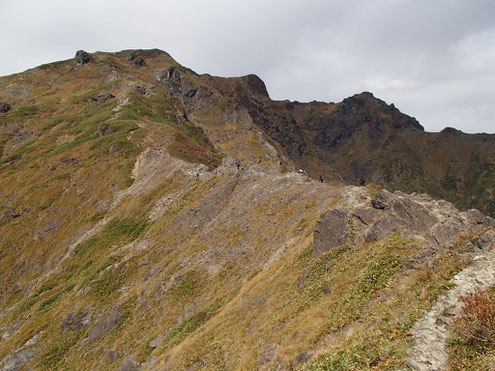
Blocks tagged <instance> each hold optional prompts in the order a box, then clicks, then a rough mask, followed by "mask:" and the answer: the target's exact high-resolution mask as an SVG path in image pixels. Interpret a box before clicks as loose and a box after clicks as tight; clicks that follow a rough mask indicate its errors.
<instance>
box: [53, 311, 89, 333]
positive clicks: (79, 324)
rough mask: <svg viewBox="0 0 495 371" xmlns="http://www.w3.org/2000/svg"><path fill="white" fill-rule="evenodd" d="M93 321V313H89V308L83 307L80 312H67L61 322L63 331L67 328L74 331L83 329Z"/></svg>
mask: <svg viewBox="0 0 495 371" xmlns="http://www.w3.org/2000/svg"><path fill="white" fill-rule="evenodd" d="M90 322H91V315H90V314H89V309H83V310H81V311H80V312H79V313H78V314H76V315H74V313H72V312H71V313H69V314H67V315H66V316H65V317H64V318H63V319H62V322H61V324H60V326H61V328H62V332H65V331H66V330H67V329H69V328H70V329H72V330H74V331H78V330H81V329H83V328H85V327H87V326H88V325H89V323H90Z"/></svg>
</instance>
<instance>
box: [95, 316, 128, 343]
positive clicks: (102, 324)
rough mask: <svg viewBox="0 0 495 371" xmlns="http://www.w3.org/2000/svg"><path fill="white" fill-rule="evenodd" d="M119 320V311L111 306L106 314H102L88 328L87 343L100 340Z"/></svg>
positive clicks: (120, 318) (120, 319)
mask: <svg viewBox="0 0 495 371" xmlns="http://www.w3.org/2000/svg"><path fill="white" fill-rule="evenodd" d="M120 321H122V317H121V315H120V312H119V311H118V310H117V309H115V308H111V309H110V310H109V311H108V313H107V314H104V315H103V317H102V318H101V319H100V320H99V321H98V322H97V323H95V324H94V325H93V326H91V328H90V329H89V333H88V345H91V344H93V343H94V342H95V341H97V340H100V339H101V338H102V337H104V336H105V335H106V334H108V333H109V332H110V331H111V330H112V329H113V328H114V327H115V326H117V325H118V324H119V323H120Z"/></svg>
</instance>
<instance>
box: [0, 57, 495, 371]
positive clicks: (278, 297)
mask: <svg viewBox="0 0 495 371" xmlns="http://www.w3.org/2000/svg"><path fill="white" fill-rule="evenodd" d="M249 76H250V75H248V76H245V77H239V78H220V77H214V76H209V75H198V74H196V73H194V72H193V71H191V70H189V69H187V68H185V67H182V66H180V65H179V64H178V63H177V62H175V61H174V60H173V59H172V58H171V57H170V56H169V55H168V54H167V53H164V52H161V51H158V50H151V51H140V50H128V51H122V52H118V53H91V54H90V53H85V52H78V53H77V54H76V58H75V59H73V60H68V61H64V62H57V63H53V64H48V65H44V66H42V67H40V68H36V69H33V70H28V71H26V72H24V73H21V74H17V75H12V76H6V77H2V78H0V101H2V102H5V103H8V104H9V105H10V107H11V109H10V110H9V111H8V112H6V113H1V114H0V148H1V149H2V158H1V161H0V162H1V167H0V208H1V213H0V266H1V269H0V278H1V286H0V336H1V338H0V366H1V367H3V370H15V369H22V368H29V367H32V368H35V369H40V370H50V369H74V368H81V369H113V370H117V369H118V370H136V369H171V370H177V369H178V370H186V369H187V370H195V369H262V370H268V369H273V368H279V369H287V370H291V369H329V368H330V369H332V368H334V369H335V368H337V369H338V368H341V369H349V368H355V369H369V368H370V367H376V368H379V369H397V368H400V367H405V365H406V361H407V358H408V352H409V351H410V349H412V347H413V345H414V341H413V339H412V338H411V336H410V331H411V329H412V328H413V324H414V323H415V322H416V321H418V320H420V319H421V318H422V316H423V312H424V311H427V310H429V309H431V308H432V307H433V306H434V304H435V302H436V300H437V298H438V297H439V296H440V295H441V294H442V293H444V292H448V291H449V289H450V288H451V287H452V285H453V283H451V281H450V279H451V278H453V277H455V275H456V274H457V273H458V272H460V271H462V270H463V269H464V268H466V267H470V266H471V263H472V261H473V258H474V257H475V256H476V254H485V252H486V251H491V250H492V249H493V245H494V240H495V236H494V234H493V228H494V225H495V221H494V220H493V219H492V218H490V217H488V216H484V215H483V214H482V213H481V212H479V211H477V210H472V209H471V210H468V211H459V210H458V209H457V208H456V207H455V206H454V205H452V204H451V203H449V202H447V201H443V200H436V199H433V198H432V197H430V196H428V195H422V194H418V193H411V194H406V193H404V192H400V191H395V192H389V191H386V190H381V187H380V186H378V185H376V184H373V183H370V182H368V180H366V179H365V186H364V187H358V186H353V185H346V184H344V183H343V182H342V181H341V178H340V177H342V178H344V177H345V176H348V175H347V174H346V173H344V172H343V171H342V174H340V173H339V170H340V168H337V166H336V165H338V164H336V163H330V165H325V163H326V161H327V160H328V158H330V157H328V158H327V157H326V156H330V155H331V154H332V153H341V152H340V151H341V150H342V147H343V146H342V145H341V144H339V143H340V142H341V141H342V142H345V143H348V141H349V140H355V141H356V142H357V143H361V142H359V141H357V139H355V136H356V135H362V136H363V138H365V139H367V138H369V136H370V134H369V133H370V130H369V129H370V128H372V129H373V128H375V127H376V125H375V126H373V122H374V121H373V118H374V117H373V115H371V119H372V120H371V121H365V123H364V124H363V123H361V124H360V123H358V122H357V121H359V120H358V118H359V117H361V116H362V115H363V113H362V111H364V113H365V114H366V113H367V110H371V109H374V107H375V106H379V107H382V108H383V104H384V103H383V102H382V103H380V102H378V101H376V100H375V99H374V98H372V97H370V96H369V94H364V95H358V96H357V97H354V98H352V97H351V98H349V100H348V101H347V103H346V104H345V105H344V106H342V104H340V106H339V105H336V104H327V103H319V102H313V103H308V104H296V103H294V102H285V101H271V100H270V99H269V96H268V94H267V91H266V87H265V85H264V83H263V82H262V81H261V80H260V79H259V78H256V77H254V76H251V77H249ZM346 105H347V107H346ZM339 107H340V108H339ZM387 107H388V108H387ZM353 108H355V114H354V113H353V111H354V110H353ZM385 108H386V109H388V110H389V113H387V112H385V114H384V115H385V116H384V117H383V118H381V117H379V122H378V124H379V125H378V128H376V130H375V131H373V130H371V133H372V135H373V136H376V137H377V138H382V135H383V133H381V132H380V127H381V126H380V125H385V126H387V125H390V126H393V125H394V124H395V125H398V126H399V128H396V129H400V128H401V127H403V126H404V125H406V126H410V128H409V129H408V130H409V131H410V132H413V133H418V132H419V133H421V132H422V130H421V128H420V127H418V124H417V123H416V122H415V121H413V119H410V118H409V119H408V118H407V117H403V116H397V117H398V119H397V120H391V119H390V117H393V115H394V114H395V115H399V113H397V112H396V111H395V108H394V107H391V106H389V105H386V107H385ZM335 111H337V112H335ZM369 112H371V113H373V111H372V110H371V111H369ZM369 112H368V113H369ZM333 114H335V115H337V116H332V115H333ZM335 117H338V118H339V120H340V121H339V122H346V120H350V123H351V124H352V125H350V127H351V129H352V130H350V131H352V133H353V134H352V135H349V133H348V132H347V131H346V130H345V129H346V128H345V127H344V126H345V125H341V126H340V127H339V126H338V125H337V129H338V130H337V134H340V133H341V134H342V135H341V136H340V137H339V138H338V139H339V141H332V140H333V139H335V138H336V137H338V135H334V134H335V133H334V132H332V130H331V127H329V125H327V124H326V120H327V119H328V120H330V121H331V120H333V119H334V118H335ZM349 117H350V118H349ZM306 118H309V119H308V120H307V121H306V122H305V119H306ZM380 120H382V121H380ZM256 121H259V122H258V123H257V122H256ZM281 122H284V123H285V122H287V125H281V124H280V123H281ZM332 122H333V121H332ZM315 123H316V124H315ZM370 123H371V124H370ZM320 124H321V125H320ZM370 125H371V126H370ZM342 128H343V130H341V129H342ZM327 129H330V132H329V133H327V132H326V130H327ZM320 131H323V133H325V134H328V135H327V136H325V138H328V140H327V139H325V140H322V146H325V145H327V144H328V146H329V148H330V149H331V150H334V149H336V151H335V152H331V151H328V152H321V153H320V156H318V155H315V156H314V161H315V162H314V163H312V162H310V163H307V162H305V161H309V160H308V158H309V157H310V155H311V154H314V153H315V152H314V151H315V149H317V146H315V144H314V141H313V140H312V139H313V138H314V137H315V133H319V132H320ZM444 135H448V136H461V137H462V134H458V133H456V132H454V133H453V132H452V131H451V130H447V132H446V133H444ZM353 138H354V139H353ZM490 138H491V137H490ZM389 139H390V137H389V136H387V137H386V138H385V137H384V138H382V139H380V141H379V143H378V144H379V145H377V148H380V146H385V145H386V144H387V143H388V142H387V141H388V140H389ZM482 139H483V138H481V140H482ZM394 140H395V142H399V143H401V141H402V140H403V138H402V137H401V136H400V135H398V136H397V138H395V139H394V138H392V139H391V141H392V143H389V144H388V145H389V146H392V148H394V147H393V146H394ZM442 140H444V139H442ZM442 140H439V139H438V144H439V146H440V145H444V146H447V143H446V142H445V143H444V142H442ZM372 145H373V146H372V148H374V143H372ZM318 146H320V145H318ZM344 147H347V148H344V149H346V150H347V149H349V148H348V147H349V146H348V145H347V144H346V146H344ZM364 149H366V150H367V149H368V147H367V146H364ZM412 154H413V155H414V154H415V152H414V151H413V152H412ZM351 155H352V154H349V153H347V159H350V158H352V156H351ZM411 156H412V155H411ZM459 157H461V154H459ZM482 160H483V158H480V161H479V162H480V163H481V164H480V167H481V168H483V166H484V165H483V161H482ZM459 161H461V160H459ZM347 162H348V163H350V161H347ZM316 165H321V166H329V167H328V169H327V170H326V172H323V171H322V169H325V168H324V167H321V168H316ZM440 165H441V164H440ZM301 167H302V168H303V169H304V170H305V171H306V174H304V173H302V174H301V173H299V172H297V171H296V170H297V169H299V168H301ZM317 170H319V171H318V172H317ZM475 170H476V169H475ZM352 171H354V170H352ZM473 171H474V170H473ZM307 174H309V175H312V176H313V178H311V177H309V176H307ZM321 174H323V175H324V176H325V179H324V180H325V181H324V182H323V183H322V182H320V181H319V180H318V176H319V175H321ZM350 174H352V173H350ZM365 175H366V174H365ZM488 181H490V179H488ZM481 186H483V184H481ZM336 226H338V227H336Z"/></svg>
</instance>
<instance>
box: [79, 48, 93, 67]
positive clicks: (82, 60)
mask: <svg viewBox="0 0 495 371" xmlns="http://www.w3.org/2000/svg"><path fill="white" fill-rule="evenodd" d="M75 59H76V64H78V65H82V64H86V63H89V62H91V61H92V59H91V56H90V55H89V53H87V52H85V51H84V50H78V51H77V53H76V58H75Z"/></svg>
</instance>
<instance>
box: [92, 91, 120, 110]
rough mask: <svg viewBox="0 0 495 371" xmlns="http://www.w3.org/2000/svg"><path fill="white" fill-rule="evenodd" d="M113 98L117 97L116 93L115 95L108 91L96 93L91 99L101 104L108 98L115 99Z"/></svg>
mask: <svg viewBox="0 0 495 371" xmlns="http://www.w3.org/2000/svg"><path fill="white" fill-rule="evenodd" d="M113 98H115V95H113V94H112V93H110V92H108V91H107V92H102V93H99V94H96V95H95V96H93V97H92V98H91V100H92V101H93V102H95V103H96V105H97V106H99V105H100V104H103V103H105V102H106V101H107V100H109V99H113Z"/></svg>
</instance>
